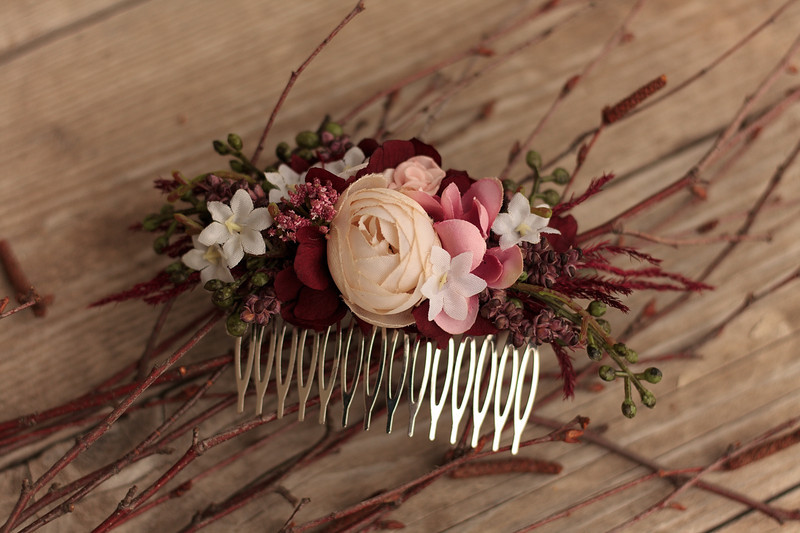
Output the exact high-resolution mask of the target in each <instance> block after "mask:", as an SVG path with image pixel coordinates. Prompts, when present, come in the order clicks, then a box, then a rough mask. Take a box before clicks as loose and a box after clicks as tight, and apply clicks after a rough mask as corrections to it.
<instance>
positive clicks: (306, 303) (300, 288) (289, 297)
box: [275, 267, 347, 331]
mask: <svg viewBox="0 0 800 533" xmlns="http://www.w3.org/2000/svg"><path fill="white" fill-rule="evenodd" d="M275 295H276V296H277V297H278V299H279V300H280V302H281V316H282V317H283V319H284V320H285V321H287V322H289V323H290V324H293V325H295V326H298V327H301V328H310V329H314V330H317V331H321V330H323V329H325V328H326V327H328V326H330V325H333V324H335V323H336V322H338V321H340V320H341V319H342V318H344V315H345V313H347V307H345V305H344V304H343V303H342V301H341V298H339V293H338V292H337V291H336V289H335V287H334V286H333V284H331V285H330V286H328V288H326V289H325V290H316V289H312V288H311V287H308V286H307V285H304V284H303V282H302V281H300V279H299V278H298V277H297V274H296V273H295V270H294V268H293V267H287V268H285V269H283V270H281V271H280V272H278V274H277V275H276V276H275Z"/></svg>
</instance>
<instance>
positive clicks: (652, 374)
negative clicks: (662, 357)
mask: <svg viewBox="0 0 800 533" xmlns="http://www.w3.org/2000/svg"><path fill="white" fill-rule="evenodd" d="M662 377H663V374H661V370H659V369H657V368H656V367H654V366H651V367H650V368H647V369H645V371H644V372H642V379H643V380H645V381H646V382H648V383H658V382H659V381H661V378H662Z"/></svg>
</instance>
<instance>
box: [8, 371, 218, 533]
mask: <svg viewBox="0 0 800 533" xmlns="http://www.w3.org/2000/svg"><path fill="white" fill-rule="evenodd" d="M226 367H227V366H223V367H221V368H219V369H218V370H217V371H216V372H214V374H213V375H211V376H210V377H209V378H208V379H207V380H206V381H205V383H204V384H203V385H202V386H201V387H199V388H197V390H196V391H195V392H194V394H192V396H191V397H190V398H189V399H188V400H187V401H186V402H185V403H184V404H183V405H182V406H181V407H179V408H178V409H176V410H175V412H174V413H172V415H170V416H169V417H168V418H167V419H166V420H164V422H162V423H161V425H159V426H158V427H157V428H156V429H155V430H154V431H153V432H152V433H150V435H148V436H147V437H146V438H145V439H144V440H143V441H142V442H140V443H139V444H138V445H137V446H136V447H135V448H134V449H133V450H131V451H130V452H128V453H127V454H125V455H124V456H123V457H122V458H120V459H119V460H117V461H115V462H113V463H112V464H110V465H108V466H106V467H104V468H102V469H100V470H99V471H97V474H94V475H92V476H91V477H89V478H88V479H87V476H84V478H82V481H83V483H82V484H80V485H77V486H80V487H81V488H80V489H79V490H77V491H75V492H74V493H73V494H72V495H71V496H70V497H69V498H67V499H66V500H65V501H64V502H62V503H61V504H60V505H58V506H56V507H55V508H53V509H52V510H51V511H50V512H48V513H47V514H45V515H44V516H41V517H40V518H38V519H37V520H36V521H34V522H32V523H31V524H29V525H28V526H27V527H26V528H25V529H24V530H23V531H24V532H25V533H29V532H31V531H35V530H36V529H39V528H40V527H41V526H43V525H45V524H47V523H49V522H51V521H53V520H55V519H56V518H58V517H59V516H61V515H63V514H64V513H65V512H66V511H67V510H70V511H71V510H72V509H74V506H75V504H76V503H78V502H79V501H80V500H81V499H83V497H84V496H86V495H87V494H88V493H89V492H90V491H92V490H93V489H95V488H96V487H98V486H99V485H100V484H102V483H103V482H105V481H106V480H108V479H109V478H111V477H112V476H114V475H115V474H116V473H118V472H120V471H121V470H122V469H123V468H125V467H126V466H128V465H130V464H132V463H133V462H135V461H137V460H140V459H142V458H144V457H146V456H148V455H152V454H153V453H157V452H158V450H161V449H163V447H164V445H165V444H166V443H167V442H169V441H167V440H164V439H162V440H161V442H160V443H159V446H153V444H154V443H155V442H156V441H157V440H159V439H160V438H161V437H162V435H163V434H164V433H165V432H166V431H167V430H169V429H170V427H171V426H173V425H174V424H175V423H176V422H177V420H178V419H179V418H180V417H182V416H183V415H184V414H186V412H187V411H188V410H189V409H190V408H192V407H193V406H194V405H195V404H196V403H197V402H198V401H199V400H200V398H202V397H203V396H204V395H205V393H206V392H208V389H210V388H211V386H212V385H213V384H214V383H215V382H216V381H217V379H218V378H219V377H220V375H222V372H224V371H225V369H226ZM181 434H182V433H181ZM175 437H177V435H175ZM72 485H73V486H75V485H74V484H72ZM52 492H55V491H50V493H48V495H47V496H51V495H52ZM130 496H132V494H130ZM43 500H45V498H42V499H40V500H39V501H37V502H35V503H34V505H31V506H30V507H29V508H28V509H26V510H25V512H24V513H23V514H22V516H20V519H21V520H25V519H26V516H30V515H31V514H32V513H35V512H36V511H37V510H38V509H41V508H42V507H43V504H42V502H43ZM49 500H50V501H53V498H52V497H51V498H49Z"/></svg>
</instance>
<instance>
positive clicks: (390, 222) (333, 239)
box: [327, 174, 439, 328]
mask: <svg viewBox="0 0 800 533" xmlns="http://www.w3.org/2000/svg"><path fill="white" fill-rule="evenodd" d="M327 239H328V243H327V248H328V268H329V270H330V273H331V277H332V278H333V281H334V283H335V284H336V286H337V287H338V289H339V291H340V292H341V293H342V299H343V300H344V302H345V303H346V304H347V306H348V307H349V308H350V310H351V311H352V312H353V313H354V314H355V315H356V316H358V317H359V318H361V319H363V320H365V321H367V322H369V323H370V324H372V325H375V326H381V327H391V328H399V327H404V326H408V325H410V324H413V323H414V317H413V315H412V311H413V309H414V308H415V307H416V306H417V305H418V304H419V303H420V301H421V300H422V299H423V296H422V293H421V286H422V284H423V283H424V282H425V280H426V279H427V277H428V276H429V274H430V269H431V266H430V253H431V249H432V248H433V246H438V245H439V238H438V237H437V236H436V232H435V231H434V229H433V223H432V222H431V219H430V218H429V217H428V215H427V213H425V210H424V209H422V207H421V206H420V205H419V204H418V203H417V202H415V201H414V200H412V199H411V198H409V197H408V196H406V195H405V194H403V193H401V192H398V191H395V190H391V189H389V188H387V182H386V179H385V178H384V177H383V176H382V175H380V174H373V175H367V176H364V177H362V178H360V179H359V180H357V181H356V182H355V183H354V184H353V185H351V186H350V187H349V188H347V189H346V190H345V191H344V192H343V193H342V195H341V196H340V197H339V200H338V201H337V202H336V216H335V217H334V218H333V220H332V221H331V227H330V231H329V232H328V235H327Z"/></svg>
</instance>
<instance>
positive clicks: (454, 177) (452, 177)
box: [436, 168, 475, 196]
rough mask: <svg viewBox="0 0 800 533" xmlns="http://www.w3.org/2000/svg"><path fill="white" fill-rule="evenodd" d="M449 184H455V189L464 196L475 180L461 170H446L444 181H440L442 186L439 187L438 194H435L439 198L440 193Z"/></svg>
mask: <svg viewBox="0 0 800 533" xmlns="http://www.w3.org/2000/svg"><path fill="white" fill-rule="evenodd" d="M451 183H455V184H456V187H458V192H460V193H461V194H464V193H465V192H467V190H468V189H469V188H470V186H471V185H472V184H473V183H475V180H473V179H472V178H470V177H469V174H467V173H466V172H465V171H463V170H453V169H452V168H451V169H449V170H447V172H446V173H445V176H444V179H443V180H442V184H441V185H440V186H439V192H437V193H436V194H437V195H439V196H441V194H442V191H444V190H445V189H446V188H447V186H448V185H450V184H451Z"/></svg>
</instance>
